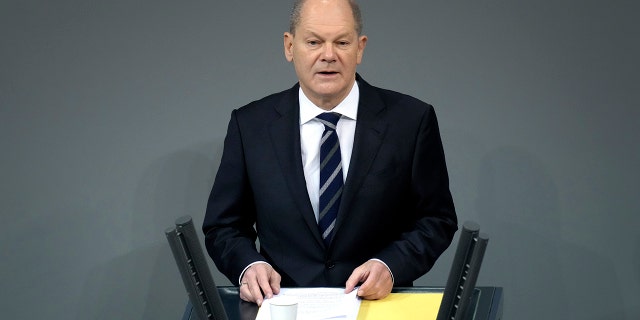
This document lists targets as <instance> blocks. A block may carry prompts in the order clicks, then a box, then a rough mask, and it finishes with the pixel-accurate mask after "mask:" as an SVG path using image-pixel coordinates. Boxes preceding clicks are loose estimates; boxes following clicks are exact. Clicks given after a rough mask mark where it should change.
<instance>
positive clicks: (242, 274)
mask: <svg viewBox="0 0 640 320" xmlns="http://www.w3.org/2000/svg"><path fill="white" fill-rule="evenodd" d="M258 263H264V264H267V265H268V266H270V267H271V265H270V264H269V263H268V262H266V261H256V262H252V263H250V264H249V265H248V266H247V267H246V268H244V270H242V272H240V277H239V278H238V285H242V277H244V273H245V272H246V271H247V270H249V268H251V266H253V265H255V264H258ZM382 263H384V262H382ZM387 268H389V267H387Z"/></svg>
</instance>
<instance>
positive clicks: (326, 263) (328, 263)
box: [324, 260, 336, 269]
mask: <svg viewBox="0 0 640 320" xmlns="http://www.w3.org/2000/svg"><path fill="white" fill-rule="evenodd" d="M324 265H325V266H326V267H327V269H333V267H335V266H336V264H335V263H333V261H331V260H329V261H327V262H325V264H324Z"/></svg>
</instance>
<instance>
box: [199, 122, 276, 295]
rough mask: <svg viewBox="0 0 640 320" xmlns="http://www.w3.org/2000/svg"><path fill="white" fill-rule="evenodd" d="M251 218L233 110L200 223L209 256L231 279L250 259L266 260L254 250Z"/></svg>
mask: <svg viewBox="0 0 640 320" xmlns="http://www.w3.org/2000/svg"><path fill="white" fill-rule="evenodd" d="M255 220H256V210H255V205H254V200H253V195H252V193H251V188H250V185H249V181H248V177H247V170H246V165H245V159H244V150H243V143H242V132H241V130H240V126H239V124H238V117H237V111H236V110H234V111H233V112H232V114H231V120H230V121H229V126H228V129H227V136H226V138H225V141H224V149H223V152H222V160H221V162H220V167H219V169H218V173H217V174H216V178H215V182H214V184H213V188H212V190H211V194H210V195H209V200H208V203H207V210H206V215H205V218H204V223H203V226H202V230H203V232H204V234H205V246H206V248H207V252H208V253H209V256H211V258H212V259H213V261H214V263H215V264H216V266H217V267H218V269H219V270H220V271H221V272H222V273H223V274H224V275H225V276H227V278H229V280H230V281H231V282H232V283H236V282H237V281H238V278H239V276H240V273H241V272H242V270H243V269H244V268H245V267H246V266H248V265H249V264H250V263H253V262H256V261H266V260H265V259H264V258H263V257H262V256H261V255H260V254H259V253H258V252H257V250H256V245H255V240H256V237H257V235H256V231H255V229H254V224H255Z"/></svg>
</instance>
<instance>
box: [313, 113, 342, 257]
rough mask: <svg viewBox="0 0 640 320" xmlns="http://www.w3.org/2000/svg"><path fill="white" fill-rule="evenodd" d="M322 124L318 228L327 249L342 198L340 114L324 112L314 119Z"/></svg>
mask: <svg viewBox="0 0 640 320" xmlns="http://www.w3.org/2000/svg"><path fill="white" fill-rule="evenodd" d="M316 118H317V119H318V120H320V122H322V124H324V133H323V134H322V139H321V140H320V202H319V208H318V211H319V214H318V226H319V227H320V233H321V234H322V240H323V241H324V243H325V245H326V246H327V247H328V246H329V244H330V243H331V238H332V236H333V228H334V227H335V224H336V217H337V216H338V208H339V206H340V198H341V196H342V185H343V177H342V161H341V160H340V158H341V155H340V141H339V140H338V134H337V133H336V125H337V124H338V120H340V114H339V113H335V112H325V113H322V114H320V115H318V116H317V117H316Z"/></svg>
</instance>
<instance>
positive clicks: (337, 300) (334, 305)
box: [256, 288, 361, 320]
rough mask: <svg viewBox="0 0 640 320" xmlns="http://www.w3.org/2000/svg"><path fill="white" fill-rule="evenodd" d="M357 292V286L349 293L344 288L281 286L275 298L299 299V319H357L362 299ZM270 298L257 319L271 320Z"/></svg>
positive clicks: (263, 304) (265, 302) (259, 311)
mask: <svg viewBox="0 0 640 320" xmlns="http://www.w3.org/2000/svg"><path fill="white" fill-rule="evenodd" d="M357 292H358V289H357V288H356V289H354V290H353V291H352V292H350V293H348V294H345V293H344V288H281V289H280V293H279V294H278V295H276V296H274V297H273V298H276V297H280V296H289V297H294V298H295V299H296V300H297V301H298V317H297V320H323V319H340V320H356V318H357V317H358V310H359V309H360V301H361V300H360V298H358V296H357ZM273 298H272V299H273ZM269 300H270V299H265V300H264V302H263V303H262V306H261V307H260V310H258V316H257V317H256V320H271V313H270V303H269Z"/></svg>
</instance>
